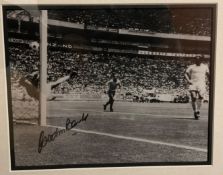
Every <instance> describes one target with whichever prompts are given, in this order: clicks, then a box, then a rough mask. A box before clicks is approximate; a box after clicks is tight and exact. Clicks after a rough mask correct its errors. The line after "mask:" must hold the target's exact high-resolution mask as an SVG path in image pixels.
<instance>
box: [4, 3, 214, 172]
mask: <svg viewBox="0 0 223 175" xmlns="http://www.w3.org/2000/svg"><path fill="white" fill-rule="evenodd" d="M215 10H216V6H215V5H208V4H206V5H201V4H200V5H168V4H167V5H159V6H157V5H112V4H111V5H106V6H105V5H87V6H84V5H82V6H81V5H79V6H77V5H76V6H74V5H73V6H68V5H67V6H65V5H64V6H62V5H60V6H59V5H55V6H31V5H24V6H20V7H18V6H10V5H5V6H3V17H4V41H5V57H6V58H5V62H6V70H7V72H6V73H7V85H8V86H7V90H8V114H9V130H10V156H11V169H12V170H30V169H56V168H89V167H129V166H163V165H165V166H170V165H211V162H212V142H213V139H212V130H213V128H212V125H213V118H214V115H213V108H214V103H213V99H214V65H215V53H214V52H215V44H214V42H215V23H216V16H215Z"/></svg>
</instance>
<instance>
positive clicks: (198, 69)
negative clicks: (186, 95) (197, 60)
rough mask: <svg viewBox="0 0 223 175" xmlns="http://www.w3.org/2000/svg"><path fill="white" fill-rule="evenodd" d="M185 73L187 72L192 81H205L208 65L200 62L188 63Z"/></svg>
mask: <svg viewBox="0 0 223 175" xmlns="http://www.w3.org/2000/svg"><path fill="white" fill-rule="evenodd" d="M186 73H188V75H189V77H190V80H191V82H192V83H205V80H206V74H207V73H209V69H208V66H207V65H206V64H203V63H201V64H200V65H199V66H197V65H196V64H193V65H190V66H189V67H188V68H187V70H186Z"/></svg>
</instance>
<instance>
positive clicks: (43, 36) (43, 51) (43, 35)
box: [39, 10, 48, 126]
mask: <svg viewBox="0 0 223 175" xmlns="http://www.w3.org/2000/svg"><path fill="white" fill-rule="evenodd" d="M39 25H40V113H39V115H40V121H39V124H40V125H41V126H44V125H46V115H47V95H48V92H47V43H48V41H47V40H48V38H47V37H48V35H47V28H48V13H47V10H41V13H40V24H39Z"/></svg>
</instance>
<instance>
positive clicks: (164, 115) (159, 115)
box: [60, 108, 207, 118]
mask: <svg viewBox="0 0 223 175" xmlns="http://www.w3.org/2000/svg"><path fill="white" fill-rule="evenodd" d="M60 110H63V111H82V112H83V111H86V112H96V113H109V114H127V115H141V116H156V117H168V116H171V117H179V115H171V114H169V115H166V114H152V113H145V114H142V113H141V114H140V113H133V112H132V113H130V112H112V113H110V112H104V111H102V110H101V111H97V110H86V109H70V108H65V109H60ZM182 116H183V117H191V118H192V117H193V116H192V115H188V114H185V115H182ZM202 118H207V116H203V117H202Z"/></svg>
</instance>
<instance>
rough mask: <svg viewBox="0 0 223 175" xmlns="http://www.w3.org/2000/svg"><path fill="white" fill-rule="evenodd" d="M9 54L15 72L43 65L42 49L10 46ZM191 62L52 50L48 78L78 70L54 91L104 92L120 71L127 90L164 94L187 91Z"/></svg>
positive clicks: (49, 80) (124, 89)
mask: <svg viewBox="0 0 223 175" xmlns="http://www.w3.org/2000/svg"><path fill="white" fill-rule="evenodd" d="M9 55H10V60H11V70H12V72H15V71H16V72H17V73H19V74H22V75H24V74H31V73H32V72H33V71H35V70H38V68H39V57H38V52H37V51H34V50H32V49H30V48H28V47H27V48H26V49H24V46H21V47H19V46H13V47H9ZM189 64H191V61H189V60H184V61H182V60H176V59H165V60H164V59H161V58H156V59H151V58H149V57H140V56H131V57H130V56H129V55H128V56H123V55H119V54H108V53H90V52H89V53H82V52H76V51H72V50H70V51H60V50H57V51H52V50H49V51H48V82H51V81H56V80H57V79H58V78H60V77H62V76H65V75H66V74H67V71H68V70H71V71H77V72H78V76H77V77H76V78H74V79H72V80H69V81H68V82H65V83H62V84H61V85H60V86H58V87H57V88H56V89H55V90H54V92H53V93H67V92H73V93H79V94H91V95H92V94H95V95H99V96H100V95H101V94H103V92H104V90H105V85H106V82H107V81H108V80H109V79H110V78H111V75H112V73H116V74H117V75H118V78H119V79H120V80H121V82H122V85H123V91H124V92H125V93H126V92H131V93H133V94H136V93H139V91H140V90H139V89H146V90H148V89H152V88H155V89H156V92H157V93H160V94H174V93H179V94H180V93H185V92H186V88H187V87H186V85H187V83H186V81H185V78H184V71H185V69H186V67H187V66H188V65H189ZM139 87H140V88H139Z"/></svg>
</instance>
